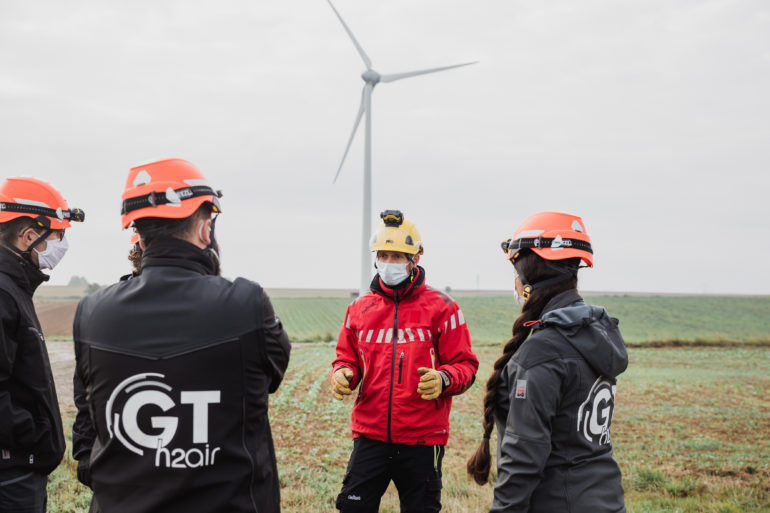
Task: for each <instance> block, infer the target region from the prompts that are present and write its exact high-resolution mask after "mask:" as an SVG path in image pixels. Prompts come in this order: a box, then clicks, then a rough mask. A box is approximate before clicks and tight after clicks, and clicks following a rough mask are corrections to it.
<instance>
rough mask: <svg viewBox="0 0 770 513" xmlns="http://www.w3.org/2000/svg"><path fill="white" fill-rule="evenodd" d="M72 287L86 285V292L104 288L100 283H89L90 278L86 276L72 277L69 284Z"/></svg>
mask: <svg viewBox="0 0 770 513" xmlns="http://www.w3.org/2000/svg"><path fill="white" fill-rule="evenodd" d="M67 285H68V286H70V287H85V288H86V294H90V293H91V292H96V291H97V290H99V289H100V288H102V286H101V285H99V284H98V283H89V281H88V280H86V278H85V276H73V277H72V278H70V282H69V283H68V284H67Z"/></svg>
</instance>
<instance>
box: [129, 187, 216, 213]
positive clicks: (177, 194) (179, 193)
mask: <svg viewBox="0 0 770 513" xmlns="http://www.w3.org/2000/svg"><path fill="white" fill-rule="evenodd" d="M199 196H213V198H212V200H213V201H212V204H213V205H214V208H215V209H216V210H215V211H217V212H218V211H219V210H221V209H220V206H219V201H217V198H221V197H222V191H215V190H214V189H212V188H211V187H209V186H208V185H193V186H190V187H182V188H181V189H171V188H170V187H169V190H167V191H166V192H165V193H160V192H155V191H151V192H150V193H149V194H145V195H143V196H137V197H135V198H126V199H125V200H123V205H122V207H121V209H120V215H126V214H128V213H129V212H133V211H134V210H139V209H142V208H148V207H152V208H155V207H157V206H159V205H166V204H168V203H180V202H182V201H184V200H188V199H191V198H196V197H199Z"/></svg>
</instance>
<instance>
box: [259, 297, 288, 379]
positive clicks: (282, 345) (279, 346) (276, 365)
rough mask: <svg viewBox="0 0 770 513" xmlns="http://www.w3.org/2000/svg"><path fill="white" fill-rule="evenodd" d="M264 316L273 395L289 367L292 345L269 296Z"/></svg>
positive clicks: (266, 353)
mask: <svg viewBox="0 0 770 513" xmlns="http://www.w3.org/2000/svg"><path fill="white" fill-rule="evenodd" d="M264 315H265V317H264V320H263V327H264V333H265V357H266V364H267V372H268V375H269V376H270V388H269V393H271V394H272V393H273V392H275V391H276V390H278V386H279V385H280V384H281V381H282V380H283V374H284V372H286V367H288V365H289V353H290V352H291V343H289V335H288V334H287V333H286V330H284V329H283V324H281V319H279V318H278V316H277V315H275V310H274V309H273V304H272V303H271V302H270V299H269V298H268V297H267V295H265V298H264Z"/></svg>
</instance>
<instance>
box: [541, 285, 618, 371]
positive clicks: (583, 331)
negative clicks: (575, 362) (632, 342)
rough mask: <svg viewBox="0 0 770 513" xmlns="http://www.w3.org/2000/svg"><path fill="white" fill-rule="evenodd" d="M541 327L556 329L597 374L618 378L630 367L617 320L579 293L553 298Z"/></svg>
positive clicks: (565, 293)
mask: <svg viewBox="0 0 770 513" xmlns="http://www.w3.org/2000/svg"><path fill="white" fill-rule="evenodd" d="M543 312H544V313H543V315H542V316H541V317H540V325H541V326H542V327H544V328H545V327H553V328H555V329H557V330H558V331H559V332H561V334H562V335H564V337H565V338H566V339H567V340H568V341H569V343H570V344H572V346H573V347H574V348H575V349H576V350H577V351H578V352H579V353H580V354H581V355H582V356H583V357H584V358H585V359H586V361H587V362H588V364H589V365H591V367H593V368H594V370H595V371H596V372H598V373H599V374H601V375H603V376H608V377H611V378H615V377H617V376H619V375H620V374H621V373H623V371H625V370H626V368H627V367H628V352H627V351H626V344H625V342H624V341H623V336H622V335H621V334H620V330H619V329H618V320H617V319H615V318H612V317H610V316H609V314H607V310H605V309H604V307H601V306H593V305H587V304H585V303H584V302H583V298H581V297H580V295H579V294H578V293H577V290H574V289H572V290H567V291H564V292H562V293H560V294H557V295H556V296H554V297H553V298H552V299H551V301H549V302H548V304H547V305H546V306H545V308H544V309H543Z"/></svg>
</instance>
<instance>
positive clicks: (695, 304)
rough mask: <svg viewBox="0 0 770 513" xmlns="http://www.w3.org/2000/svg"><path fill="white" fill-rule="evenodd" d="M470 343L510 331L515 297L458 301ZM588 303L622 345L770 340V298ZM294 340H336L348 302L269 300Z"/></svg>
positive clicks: (492, 340) (595, 299)
mask: <svg viewBox="0 0 770 513" xmlns="http://www.w3.org/2000/svg"><path fill="white" fill-rule="evenodd" d="M457 301H458V303H459V304H460V306H461V308H462V310H463V313H464V314H465V318H466V319H467V321H468V327H469V329H470V330H471V336H472V338H473V342H474V344H476V345H481V344H497V343H499V342H500V341H501V340H503V339H504V338H506V336H507V335H508V334H510V332H511V325H512V324H513V320H514V316H515V310H514V308H515V307H514V304H513V295H512V294H511V295H509V296H480V297H458V298H457ZM586 301H587V302H589V303H592V304H595V305H602V306H604V307H606V308H607V310H608V311H609V313H610V315H611V316H613V317H617V318H619V319H620V329H621V331H622V333H623V337H624V338H625V340H626V343H629V344H649V343H660V342H665V343H669V342H673V341H678V342H711V343H724V342H730V343H734V342H741V343H747V342H748V343H752V342H760V341H761V342H768V341H770V297H765V296H763V297H736V296H721V297H716V296H596V295H587V296H586ZM273 304H274V306H275V310H276V313H277V314H278V315H279V317H280V318H281V320H282V321H283V323H284V326H285V327H286V330H287V331H288V332H289V335H290V336H291V339H292V340H293V341H302V342H304V341H317V340H327V341H329V340H336V339H337V334H338V333H339V329H340V326H341V325H342V319H343V317H344V316H345V309H346V308H347V306H348V305H349V304H350V299H347V298H328V299H327V298H273Z"/></svg>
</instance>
